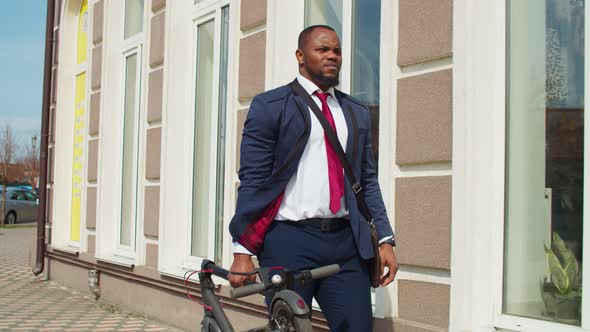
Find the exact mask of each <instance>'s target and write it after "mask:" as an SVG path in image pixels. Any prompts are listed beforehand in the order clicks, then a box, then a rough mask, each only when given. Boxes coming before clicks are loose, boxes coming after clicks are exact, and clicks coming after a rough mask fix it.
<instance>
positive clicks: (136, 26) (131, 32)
mask: <svg viewBox="0 0 590 332" xmlns="http://www.w3.org/2000/svg"><path fill="white" fill-rule="evenodd" d="M143 2H144V0H125V39H127V38H129V37H133V36H135V35H136V34H138V33H140V32H142V31H143Z"/></svg>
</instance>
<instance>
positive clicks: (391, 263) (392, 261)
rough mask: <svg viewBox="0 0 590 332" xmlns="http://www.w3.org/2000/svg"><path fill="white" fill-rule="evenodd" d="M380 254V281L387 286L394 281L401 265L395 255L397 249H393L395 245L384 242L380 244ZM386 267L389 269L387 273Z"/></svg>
mask: <svg viewBox="0 0 590 332" xmlns="http://www.w3.org/2000/svg"><path fill="white" fill-rule="evenodd" d="M379 256H380V257H381V278H380V283H381V286H387V285H389V284H390V283H391V282H392V281H393V279H394V278H395V275H396V273H397V270H398V269H399V265H398V264H397V257H396V256H395V251H393V246H392V245H391V244H388V243H383V244H382V245H380V246H379ZM385 267H387V268H388V269H389V271H387V273H384V272H385Z"/></svg>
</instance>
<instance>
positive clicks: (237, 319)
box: [100, 273, 264, 331]
mask: <svg viewBox="0 0 590 332" xmlns="http://www.w3.org/2000/svg"><path fill="white" fill-rule="evenodd" d="M100 285H101V289H102V299H103V300H105V301H108V302H111V303H115V304H118V305H122V306H124V307H126V308H128V309H131V310H133V311H135V312H138V313H140V314H144V315H146V316H147V317H148V318H152V319H156V320H162V321H166V322H171V323H173V324H175V325H176V326H178V327H180V328H183V329H186V330H190V331H192V330H195V327H199V326H200V323H201V320H202V319H203V309H202V308H201V306H199V305H198V304H197V303H194V302H192V301H190V300H188V299H187V298H186V295H185V294H174V293H169V292H165V291H162V290H160V289H157V288H153V287H147V286H143V285H139V284H135V283H130V282H126V281H124V280H122V279H120V278H115V277H112V276H110V275H107V274H105V273H102V274H101V276H100ZM139 298H142V299H149V301H137V299H139ZM224 310H225V312H226V314H227V315H228V317H230V319H231V321H232V324H234V325H235V326H239V330H240V331H243V330H248V329H252V328H254V327H258V326H262V325H263V324H264V317H263V315H258V316H256V315H253V314H252V313H250V312H248V313H246V312H244V311H241V310H240V311H238V309H235V308H233V307H232V306H229V305H227V306H226V307H225V309H224Z"/></svg>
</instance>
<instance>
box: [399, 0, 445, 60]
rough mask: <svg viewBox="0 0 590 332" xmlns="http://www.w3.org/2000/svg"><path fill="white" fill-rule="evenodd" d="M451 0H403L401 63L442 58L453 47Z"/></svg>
mask: <svg viewBox="0 0 590 332" xmlns="http://www.w3.org/2000/svg"><path fill="white" fill-rule="evenodd" d="M452 40H453V1H452V0H400V1H399V47H398V59H397V62H398V64H399V65H400V66H404V65H408V64H413V63H419V62H424V61H429V60H434V59H440V58H444V57H448V56H451V55H452V51H453V44H452Z"/></svg>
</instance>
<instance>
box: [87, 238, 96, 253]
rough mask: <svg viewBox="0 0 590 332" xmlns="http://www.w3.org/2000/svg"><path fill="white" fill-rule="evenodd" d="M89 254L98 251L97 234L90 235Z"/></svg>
mask: <svg viewBox="0 0 590 332" xmlns="http://www.w3.org/2000/svg"><path fill="white" fill-rule="evenodd" d="M87 252H88V254H90V255H94V253H95V252H96V236H94V235H88V251H87Z"/></svg>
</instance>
